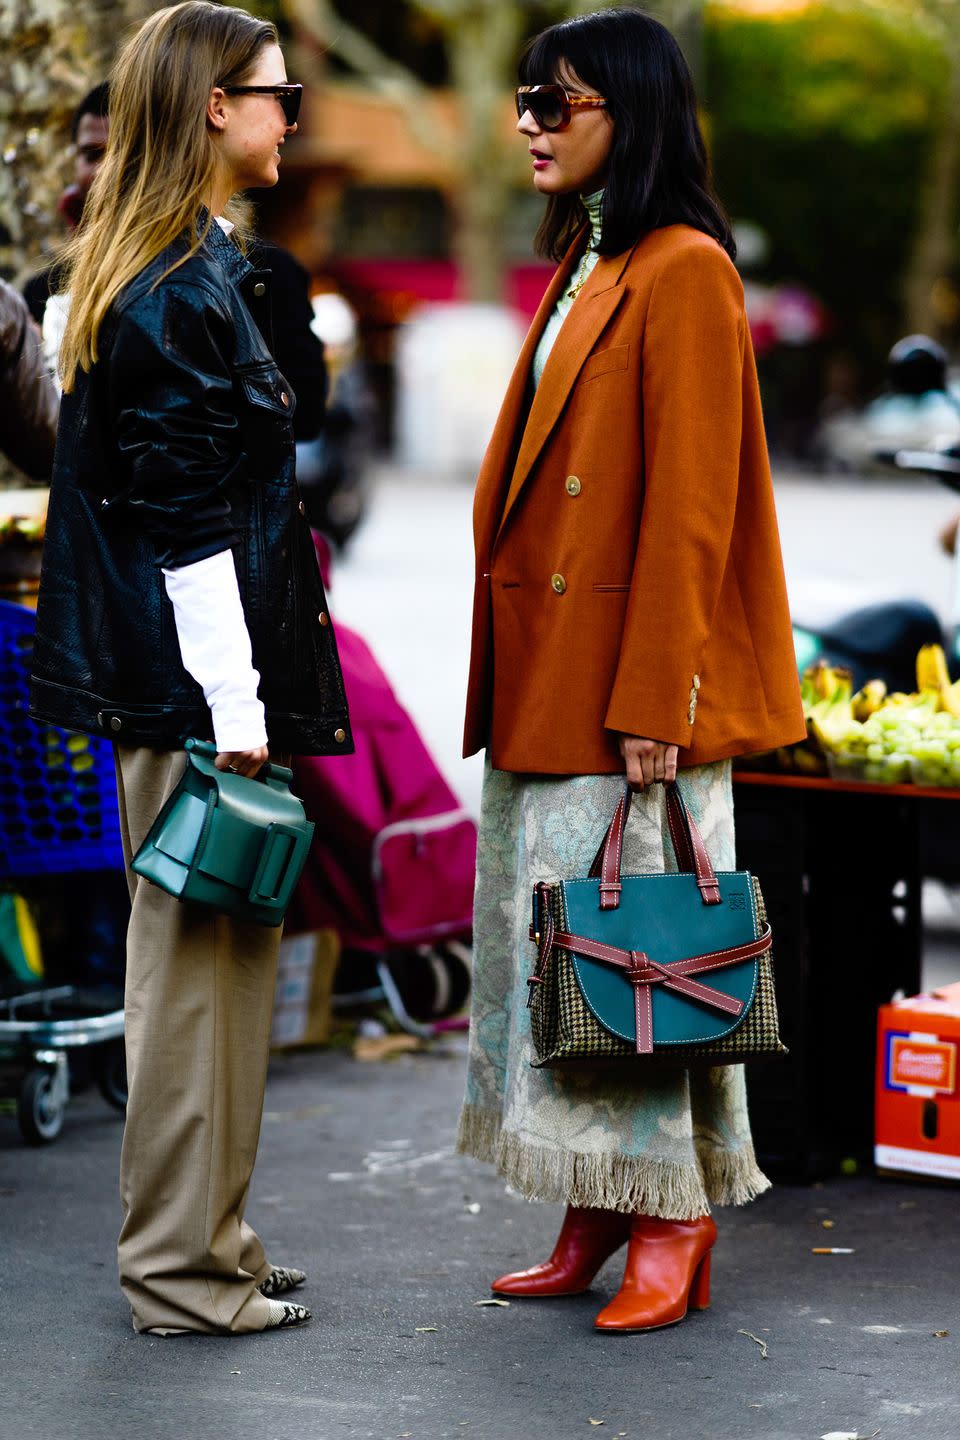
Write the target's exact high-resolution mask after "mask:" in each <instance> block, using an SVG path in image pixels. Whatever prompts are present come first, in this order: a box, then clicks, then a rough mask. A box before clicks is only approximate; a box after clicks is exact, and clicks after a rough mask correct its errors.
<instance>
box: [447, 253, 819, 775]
mask: <svg viewBox="0 0 960 1440" xmlns="http://www.w3.org/2000/svg"><path fill="white" fill-rule="evenodd" d="M581 244H582V241H577V242H575V244H574V245H573V246H572V247H571V249H570V251H569V253H568V254H567V256H566V258H565V260H564V261H563V262H562V264H561V265H560V267H559V269H558V270H557V273H556V275H555V276H554V278H553V281H552V283H551V284H550V286H549V288H548V290H547V293H546V295H545V296H544V298H543V302H542V304H541V306H540V309H539V310H538V312H537V315H536V317H535V319H534V321H533V324H532V326H531V327H530V331H529V334H528V335H527V338H526V340H525V342H524V345H523V348H522V350H521V352H520V358H519V359H518V361H517V365H516V369H515V370H514V372H513V377H512V379H511V381H510V385H509V387H508V389H507V394H506V398H505V399H504V402H503V406H502V408H501V411H500V416H499V419H498V420H497V424H496V428H495V429H494V432H493V438H492V439H491V441H490V445H489V447H488V449H487V453H486V455H485V457H484V461H483V465H482V468H481V471H480V476H479V479H478V482H477V491H476V500H475V505H474V540H475V548H476V560H477V568H476V585H475V593H474V609H473V639H472V648H471V658H470V678H469V688H468V695H467V714H466V729H465V737H464V754H465V755H472V754H473V753H474V752H475V751H477V750H479V749H481V748H483V747H484V746H487V747H489V749H490V758H491V762H492V764H493V765H494V767H495V768H497V769H500V770H510V771H515V772H530V773H534V774H549V775H568V774H580V775H586V774H600V773H605V772H615V771H619V770H622V769H623V761H622V759H621V757H620V754H619V750H618V748H617V736H618V733H619V732H626V733H627V734H631V735H644V736H648V737H651V738H653V739H656V740H662V741H667V742H670V743H672V744H676V745H679V746H680V747H681V748H680V764H681V765H685V766H689V765H701V764H704V763H706V762H708V761H714V760H721V759H724V758H726V757H727V756H731V755H741V754H745V753H748V752H750V751H757V750H767V749H771V748H772V747H774V746H777V745H787V744H790V743H792V742H793V741H795V740H800V739H802V738H803V735H804V733H805V727H804V721H803V714H802V710H801V705H800V687H799V683H798V678H797V667H796V662H795V659H794V649H793V638H792V632H791V628H790V615H789V611H788V607H787V594H786V586H785V583H784V576H783V562H782V558H781V554H780V539H779V534H778V530H777V519H776V513H775V510H774V503H773V487H772V483H771V478H770V466H769V461H768V459H767V449H766V441H765V438H764V430H763V418H762V415H761V410H760V392H759V387H758V385H757V374H756V366H755V363H754V358H753V348H752V346H751V343H750V333H749V330H748V328H747V320H746V312H745V309H744V300H743V286H742V285H741V283H740V279H739V276H738V275H737V272H736V270H735V269H734V267H733V265H732V264H731V262H730V260H729V258H728V256H727V255H726V253H725V252H724V251H723V250H722V249H721V247H720V246H719V245H718V244H717V242H716V241H715V240H712V239H710V238H709V237H708V236H706V235H704V234H702V233H701V232H700V231H698V230H694V229H691V228H690V227H688V226H686V225H670V226H666V227H665V228H663V229H660V230H655V231H653V232H652V233H651V234H650V235H648V236H647V237H646V238H645V239H643V240H642V241H640V242H639V243H638V244H637V245H635V246H634V247H633V249H632V250H628V251H626V252H624V253H623V254H622V255H616V256H606V257H604V256H602V257H601V258H600V259H599V261H598V262H597V264H596V266H595V268H594V269H593V271H592V272H591V274H590V276H589V277H588V279H587V282H586V284H585V286H584V287H583V290H582V291H581V292H580V295H579V297H578V299H577V301H576V304H575V305H574V306H573V308H572V310H571V311H570V312H569V314H568V315H567V318H566V320H565V321H564V323H563V327H562V329H561V330H560V333H559V335H558V337H557V340H556V343H555V344H554V347H553V349H552V351H551V353H550V357H549V359H548V361H547V364H546V367H545V369H544V373H543V377H542V379H541V382H540V385H539V386H538V388H537V390H536V392H535V394H533V395H532V398H531V381H530V371H531V363H532V360H533V355H534V351H535V350H536V347H537V342H538V341H539V339H540V336H541V334H542V332H543V328H544V325H545V324H546V321H547V319H548V317H549V316H550V314H551V312H552V311H553V308H554V305H555V303H556V300H557V297H558V296H559V295H560V293H561V291H562V288H563V286H564V285H565V284H567V283H568V281H569V277H570V275H571V273H572V270H573V266H574V264H575V262H576V260H577V258H578V255H579V251H580V247H581Z"/></svg>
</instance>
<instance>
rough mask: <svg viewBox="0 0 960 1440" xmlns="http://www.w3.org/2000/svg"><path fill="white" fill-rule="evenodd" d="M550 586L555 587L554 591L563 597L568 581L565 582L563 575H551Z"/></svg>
mask: <svg viewBox="0 0 960 1440" xmlns="http://www.w3.org/2000/svg"><path fill="white" fill-rule="evenodd" d="M550 584H551V585H552V586H553V588H554V590H555V591H556V592H557V594H558V595H562V594H563V593H564V591H565V590H566V588H567V582H566V580H564V578H563V576H562V575H551V576H550Z"/></svg>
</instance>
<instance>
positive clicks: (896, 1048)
mask: <svg viewBox="0 0 960 1440" xmlns="http://www.w3.org/2000/svg"><path fill="white" fill-rule="evenodd" d="M958 1052H960V984H956V985H945V986H944V987H943V989H941V990H934V991H933V992H932V993H931V994H929V995H914V996H912V997H911V998H910V999H909V1000H897V1001H894V1002H893V1003H892V1004H890V1005H881V1007H880V1014H879V1023H878V1033H877V1085H876V1123H875V1131H874V1151H873V1155H874V1160H875V1161H876V1164H877V1166H878V1168H879V1169H881V1170H906V1171H910V1172H911V1173H913V1174H916V1175H937V1176H943V1177H945V1178H947V1179H950V1180H960V1093H958V1082H960V1073H958V1071H960V1065H958Z"/></svg>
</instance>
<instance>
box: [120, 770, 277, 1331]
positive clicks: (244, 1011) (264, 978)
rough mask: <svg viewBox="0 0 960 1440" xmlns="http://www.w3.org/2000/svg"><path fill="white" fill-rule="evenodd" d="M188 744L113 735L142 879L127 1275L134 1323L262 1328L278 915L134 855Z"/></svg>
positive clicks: (128, 836) (123, 1255)
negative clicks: (251, 911) (188, 898)
mask: <svg viewBox="0 0 960 1440" xmlns="http://www.w3.org/2000/svg"><path fill="white" fill-rule="evenodd" d="M184 763H185V758H184V755H183V753H182V752H180V751H173V752H161V751H155V750H149V749H142V748H132V747H126V746H117V747H116V769H117V794H118V798H119V803H120V828H121V833H122V837H123V849H124V858H125V860H126V862H127V878H128V882H129V886H130V900H131V906H132V910H131V916H130V928H129V931H128V933H127V981H126V1000H125V1004H126V1045H127V1076H128V1082H129V1092H130V1098H129V1102H128V1105H127V1121H126V1128H125V1130H124V1136H123V1151H122V1155H121V1160H120V1195H121V1200H122V1203H123V1227H122V1229H121V1232H120V1242H119V1250H118V1255H119V1262H120V1284H121V1286H122V1288H123V1292H124V1294H125V1295H126V1297H127V1299H128V1300H129V1301H130V1304H131V1306H132V1308H133V1325H134V1329H136V1330H148V1329H152V1328H154V1327H157V1328H170V1329H186V1330H197V1331H202V1332H205V1333H218V1332H224V1331H229V1332H232V1333H234V1334H242V1333H246V1332H249V1331H252V1330H262V1329H263V1328H264V1326H265V1324H266V1320H267V1313H268V1302H267V1300H266V1299H265V1297H264V1296H263V1295H261V1294H260V1292H259V1290H258V1289H257V1286H258V1284H259V1283H260V1282H261V1281H262V1280H264V1279H265V1278H266V1276H267V1275H268V1274H269V1272H270V1265H269V1264H268V1262H267V1259H266V1256H265V1255H264V1251H263V1246H262V1245H261V1243H260V1241H259V1240H258V1238H257V1236H256V1235H255V1234H254V1232H253V1230H251V1228H250V1226H249V1225H247V1224H246V1223H245V1221H244V1218H243V1212H244V1207H245V1205H246V1201H247V1190H248V1187H249V1184H250V1176H251V1174H252V1173H253V1165H254V1161H255V1159H256V1155H257V1143H258V1141H259V1137H260V1118H261V1114H262V1111H263V1092H264V1085H265V1083H266V1074H267V1059H268V1051H269V1040H270V1024H271V1016H272V1010H273V995H274V987H275V984H276V970H277V952H278V949H279V945H280V933H281V931H280V927H277V928H276V929H273V928H268V927H266V926H262V925H256V924H245V923H242V922H239V921H236V920H233V919H231V918H229V917H228V916H226V915H220V914H217V913H216V912H215V911H212V910H208V909H206V907H203V906H199V905H181V904H180V902H179V901H178V900H175V899H174V898H173V897H172V896H170V895H167V894H166V892H165V891H163V890H160V889H159V888H158V887H157V886H155V885H151V884H150V883H149V881H147V880H141V879H140V878H139V877H138V876H136V875H134V874H133V872H132V871H131V870H130V858H131V856H132V855H133V854H135V853H136V851H137V849H138V848H139V846H140V844H141V843H142V841H143V839H144V837H145V835H146V833H147V831H148V830H149V828H150V826H151V825H152V824H153V821H154V820H155V818H156V816H157V812H158V811H159V810H160V807H161V806H162V805H163V803H164V802H165V800H166V799H167V797H168V796H169V794H170V792H171V791H172V790H173V788H174V786H175V785H176V784H177V781H178V780H179V779H180V776H181V774H182V773H183V768H184Z"/></svg>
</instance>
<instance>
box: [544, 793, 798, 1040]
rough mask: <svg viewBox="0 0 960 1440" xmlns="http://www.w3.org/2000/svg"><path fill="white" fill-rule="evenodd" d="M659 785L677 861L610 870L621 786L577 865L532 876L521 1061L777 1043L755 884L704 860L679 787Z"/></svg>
mask: <svg viewBox="0 0 960 1440" xmlns="http://www.w3.org/2000/svg"><path fill="white" fill-rule="evenodd" d="M664 790H665V798H666V805H667V819H668V822H669V827H670V837H671V841H672V843H673V848H674V851H675V853H676V857H677V864H678V867H679V870H678V873H676V874H674V873H668V874H656V875H621V873H620V856H621V853H622V849H623V832H624V826H625V825H626V821H627V816H628V814H629V811H630V801H631V798H632V792H631V791H630V790H629V789H627V790H625V792H624V794H623V796H622V798H621V800H620V802H619V804H618V806H617V809H616V813H615V814H614V817H613V819H612V821H611V822H610V825H609V827H608V829H607V832H606V834H605V835H604V837H603V841H602V842H601V845H600V849H599V850H598V851H597V855H596V858H595V860H594V862H593V865H592V866H591V867H590V873H589V875H588V876H586V877H584V878H583V879H576V880H560V881H558V882H557V883H555V884H546V883H542V882H541V883H540V884H538V885H536V886H534V892H533V924H532V926H531V928H530V938H531V940H533V941H534V942H535V944H536V946H537V959H536V964H535V967H534V970H533V973H532V975H531V976H530V979H529V981H528V984H529V987H530V988H529V1000H528V1004H529V1006H530V1008H531V1012H532V1013H531V1022H532V1032H533V1042H534V1049H535V1051H536V1057H537V1058H536V1059H535V1060H534V1061H533V1062H532V1063H533V1064H534V1065H535V1066H541V1065H560V1064H564V1063H567V1062H572V1061H591V1062H593V1061H599V1060H612V1059H625V1060H629V1061H630V1062H632V1063H635V1062H636V1061H637V1060H647V1061H649V1060H653V1059H657V1060H660V1061H663V1060H668V1061H671V1062H673V1063H675V1064H678V1065H685V1066H686V1065H694V1064H707V1065H732V1064H736V1063H738V1062H739V1061H741V1060H747V1059H750V1058H751V1057H753V1056H759V1055H775V1054H785V1053H786V1047H785V1046H784V1045H783V1044H782V1042H781V1040H780V1036H779V1033H778V1023H777V1002H776V996H775V992H774V986H773V964H772V959H771V944H772V937H771V932H770V926H769V924H768V923H767V916H766V911H765V909H764V905H763V896H762V895H761V894H760V887H759V885H758V884H757V882H756V880H755V878H754V877H753V876H752V875H750V874H748V873H747V872H746V871H742V870H737V871H720V872H719V873H718V872H717V871H715V870H714V868H713V866H712V864H711V862H710V857H709V855H708V854H707V851H706V847H705V846H704V843H703V839H702V837H701V835H700V831H699V830H698V829H697V826H696V823H695V821H694V820H693V818H692V817H691V816H690V814H689V813H688V811H687V808H686V806H685V804H684V802H683V797H682V795H681V793H680V789H679V787H678V786H677V785H676V784H669V785H666V786H665V787H664Z"/></svg>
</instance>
